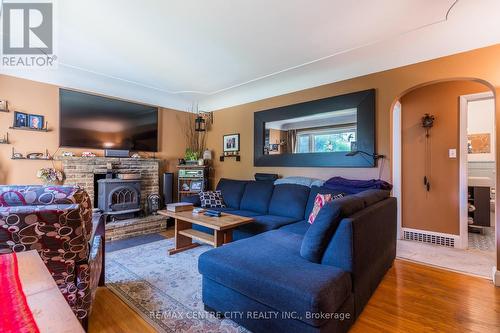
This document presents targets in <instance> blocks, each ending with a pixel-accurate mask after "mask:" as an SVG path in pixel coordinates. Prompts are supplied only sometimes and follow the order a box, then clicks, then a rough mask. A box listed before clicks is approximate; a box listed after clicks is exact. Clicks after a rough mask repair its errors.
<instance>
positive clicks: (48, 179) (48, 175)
mask: <svg viewBox="0 0 500 333" xmlns="http://www.w3.org/2000/svg"><path fill="white" fill-rule="evenodd" d="M36 176H37V178H39V179H41V180H42V182H43V184H44V185H57V184H60V183H61V182H62V181H63V180H64V174H63V173H62V171H59V170H56V169H54V168H41V169H40V170H38V172H37V173H36Z"/></svg>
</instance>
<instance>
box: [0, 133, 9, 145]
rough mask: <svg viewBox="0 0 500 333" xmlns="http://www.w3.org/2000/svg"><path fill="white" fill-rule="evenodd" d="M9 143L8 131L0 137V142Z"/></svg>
mask: <svg viewBox="0 0 500 333" xmlns="http://www.w3.org/2000/svg"><path fill="white" fill-rule="evenodd" d="M9 143H10V141H9V133H6V134H5V135H4V136H3V137H2V138H0V144H5V145H8V144H9Z"/></svg>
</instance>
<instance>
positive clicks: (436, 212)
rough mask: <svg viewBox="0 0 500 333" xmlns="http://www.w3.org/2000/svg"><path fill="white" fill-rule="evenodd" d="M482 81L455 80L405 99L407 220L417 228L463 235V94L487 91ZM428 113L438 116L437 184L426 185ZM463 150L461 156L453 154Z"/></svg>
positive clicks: (433, 133)
mask: <svg viewBox="0 0 500 333" xmlns="http://www.w3.org/2000/svg"><path fill="white" fill-rule="evenodd" d="M487 90H488V88H487V87H486V86H484V85H483V84H481V83H477V82H471V81H452V82H442V83H436V84H431V85H428V86H425V87H422V88H418V89H415V90H413V91H411V92H409V93H408V94H406V95H404V96H403V97H402V98H401V106H402V121H401V129H402V151H403V153H402V207H403V209H402V214H403V215H402V222H403V226H404V227H407V228H417V229H423V230H431V231H435V232H443V233H449V234H455V235H459V234H460V219H459V208H460V204H459V186H458V185H459V184H458V182H459V158H460V149H459V145H460V143H459V116H460V103H459V98H460V96H461V95H468V94H475V93H479V92H484V91H487ZM425 113H429V114H432V115H433V116H434V117H435V122H434V127H432V129H431V130H430V136H429V142H430V144H429V147H428V149H429V155H430V158H429V159H428V161H429V160H430V162H431V173H430V174H429V175H427V176H429V180H430V184H431V189H430V191H429V192H427V190H426V188H425V186H424V181H423V178H424V175H425V174H426V171H425V162H426V158H425V156H426V154H425V146H426V140H425V130H424V129H423V128H422V126H421V119H422V117H423V115H424V114H425ZM448 149H457V158H449V157H448Z"/></svg>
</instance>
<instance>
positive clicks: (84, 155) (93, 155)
mask: <svg viewBox="0 0 500 333" xmlns="http://www.w3.org/2000/svg"><path fill="white" fill-rule="evenodd" d="M82 157H95V154H94V153H93V152H91V151H84V152H83V153H82Z"/></svg>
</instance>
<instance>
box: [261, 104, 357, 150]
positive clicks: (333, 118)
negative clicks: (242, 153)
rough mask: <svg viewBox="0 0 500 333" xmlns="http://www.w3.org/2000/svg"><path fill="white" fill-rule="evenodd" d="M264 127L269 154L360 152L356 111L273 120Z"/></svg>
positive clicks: (265, 142)
mask: <svg viewBox="0 0 500 333" xmlns="http://www.w3.org/2000/svg"><path fill="white" fill-rule="evenodd" d="M264 125H265V126H264V131H265V133H264V137H265V139H264V154H265V155H276V154H305V153H332V152H349V151H354V150H357V149H356V138H357V109H356V108H352V109H346V110H338V111H332V112H324V113H318V114H314V115H310V116H303V117H296V118H291V119H284V120H278V121H271V122H266V123H265V124H264Z"/></svg>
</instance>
